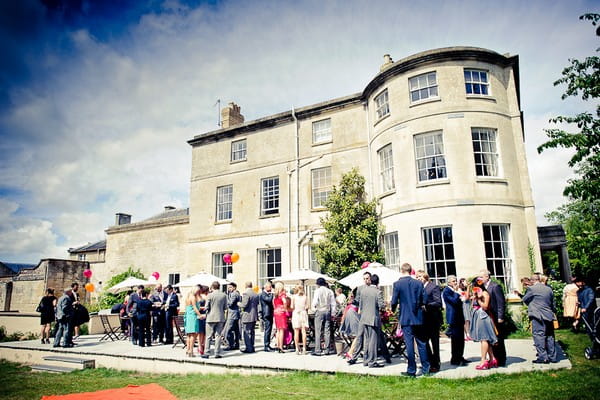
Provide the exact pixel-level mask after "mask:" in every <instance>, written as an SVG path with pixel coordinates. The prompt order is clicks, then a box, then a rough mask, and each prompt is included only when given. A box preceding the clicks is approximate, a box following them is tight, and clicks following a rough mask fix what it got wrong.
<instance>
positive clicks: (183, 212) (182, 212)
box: [141, 207, 190, 222]
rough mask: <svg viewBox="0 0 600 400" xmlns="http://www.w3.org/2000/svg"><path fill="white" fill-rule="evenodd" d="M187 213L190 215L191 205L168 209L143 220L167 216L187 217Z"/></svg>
mask: <svg viewBox="0 0 600 400" xmlns="http://www.w3.org/2000/svg"><path fill="white" fill-rule="evenodd" d="M187 215H190V209H189V207H188V208H175V209H173V210H166V211H163V212H161V213H160V214H156V215H153V216H152V217H150V218H148V219H145V220H143V221H141V222H148V221H157V220H159V219H167V218H173V217H185V216H187Z"/></svg>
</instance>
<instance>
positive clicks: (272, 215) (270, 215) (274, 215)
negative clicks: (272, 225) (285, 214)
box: [258, 213, 279, 219]
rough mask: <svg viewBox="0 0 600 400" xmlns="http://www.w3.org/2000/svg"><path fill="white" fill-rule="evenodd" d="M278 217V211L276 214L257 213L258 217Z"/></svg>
mask: <svg viewBox="0 0 600 400" xmlns="http://www.w3.org/2000/svg"><path fill="white" fill-rule="evenodd" d="M277 217H279V213H277V214H265V215H259V217H258V218H259V219H266V218H277Z"/></svg>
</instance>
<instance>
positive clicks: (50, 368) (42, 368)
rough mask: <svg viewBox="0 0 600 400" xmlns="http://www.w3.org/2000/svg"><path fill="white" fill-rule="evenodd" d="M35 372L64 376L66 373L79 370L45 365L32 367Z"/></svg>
mask: <svg viewBox="0 0 600 400" xmlns="http://www.w3.org/2000/svg"><path fill="white" fill-rule="evenodd" d="M31 370H32V371H33V372H53V373H56V374H62V373H65V372H72V371H75V370H77V368H71V367H61V366H60V365H45V364H34V365H32V366H31Z"/></svg>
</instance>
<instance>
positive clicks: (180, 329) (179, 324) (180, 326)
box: [167, 315, 187, 349]
mask: <svg viewBox="0 0 600 400" xmlns="http://www.w3.org/2000/svg"><path fill="white" fill-rule="evenodd" d="M173 325H175V331H177V340H176V341H175V343H173V348H174V347H175V346H177V345H178V344H179V343H181V344H183V348H184V349H185V348H186V347H187V344H186V341H185V338H186V335H185V325H184V321H183V315H178V316H177V317H175V318H173ZM167 329H168V328H167ZM171 329H173V328H172V327H171Z"/></svg>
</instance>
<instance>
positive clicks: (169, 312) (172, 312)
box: [165, 285, 179, 344]
mask: <svg viewBox="0 0 600 400" xmlns="http://www.w3.org/2000/svg"><path fill="white" fill-rule="evenodd" d="M165 291H166V292H167V300H166V301H165V344H173V320H174V319H175V317H176V316H177V313H178V311H177V309H178V308H179V298H178V297H177V293H175V290H174V289H173V286H171V285H167V286H166V287H165Z"/></svg>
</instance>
